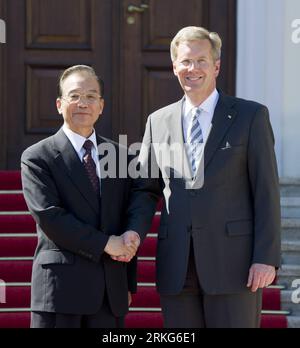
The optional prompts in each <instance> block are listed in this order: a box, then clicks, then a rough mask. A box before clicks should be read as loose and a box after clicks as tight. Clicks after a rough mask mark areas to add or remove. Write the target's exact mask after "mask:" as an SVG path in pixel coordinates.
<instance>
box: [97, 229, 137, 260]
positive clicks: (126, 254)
mask: <svg viewBox="0 0 300 348" xmlns="http://www.w3.org/2000/svg"><path fill="white" fill-rule="evenodd" d="M139 245H140V237H139V235H138V234H137V233H136V232H134V231H127V232H125V233H123V234H122V235H121V236H110V237H109V240H108V242H107V244H106V246H105V248H104V251H105V252H106V253H107V254H109V255H110V257H111V258H112V259H113V260H115V261H121V262H129V261H130V260H131V259H132V258H133V257H134V256H135V254H136V252H137V249H138V247H139Z"/></svg>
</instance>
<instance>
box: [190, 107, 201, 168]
mask: <svg viewBox="0 0 300 348" xmlns="http://www.w3.org/2000/svg"><path fill="white" fill-rule="evenodd" d="M192 114H193V119H192V129H191V134H190V137H189V139H188V144H189V158H190V164H191V168H192V171H193V174H196V170H197V160H198V158H199V156H200V152H201V146H200V145H201V144H203V134H202V129H201V125H200V122H199V116H200V114H201V109H200V108H194V109H193V112H192Z"/></svg>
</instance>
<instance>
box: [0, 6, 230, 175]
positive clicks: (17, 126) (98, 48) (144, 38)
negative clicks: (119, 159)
mask: <svg viewBox="0 0 300 348" xmlns="http://www.w3.org/2000/svg"><path fill="white" fill-rule="evenodd" d="M130 5H134V6H136V7H137V8H138V9H140V10H139V12H133V13H132V12H129V11H128V7H129V6H130ZM142 5H145V6H144V7H142ZM0 18H2V19H4V20H5V21H6V25H7V43H6V44H4V45H3V44H2V45H0V76H1V84H0V113H1V116H0V169H17V168H19V166H20V164H19V163H20V156H21V153H22V151H23V150H24V149H25V148H26V147H28V146H30V145H32V144H33V143H36V142H37V141H39V140H41V139H43V138H45V137H47V136H49V135H51V134H53V133H54V132H55V131H56V130H58V129H59V127H61V125H62V118H61V116H60V115H58V113H57V111H56V106H55V100H56V84H57V76H58V74H59V73H60V72H61V71H62V70H63V69H65V68H66V67H69V66H71V65H74V64H88V65H92V66H93V67H94V68H95V70H96V73H97V74H98V75H100V76H101V77H102V78H103V80H104V82H105V109H104V114H103V115H102V117H101V119H100V121H99V122H98V123H97V124H96V130H97V131H98V132H99V133H101V134H103V135H104V136H107V137H112V138H114V139H115V140H118V138H119V134H128V140H129V143H132V142H134V141H138V140H141V138H142V135H143V132H144V126H145V122H146V119H147V116H148V115H149V113H151V112H153V111H154V110H156V109H158V108H160V107H162V106H165V105H167V104H169V103H172V102H175V101H177V100H178V99H179V98H181V97H182V91H181V88H180V86H179V84H178V82H177V79H176V78H175V76H174V74H173V72H172V64H171V60H170V54H169V45H170V42H171V39H172V38H173V36H174V35H175V34H176V32H177V31H178V30H179V29H180V28H182V27H184V26H187V25H197V26H198V25H203V26H205V27H208V28H209V29H210V30H215V31H217V32H219V33H220V34H221V36H222V38H223V42H224V48H223V62H222V73H221V76H220V77H219V87H221V88H222V89H223V90H224V91H225V92H228V93H231V94H234V87H235V41H236V40H235V30H236V28H235V22H236V19H235V18H236V10H235V0H222V1H220V0H176V1H174V0H144V1H142V0H51V1H48V0H22V1H20V0H0ZM16 23H18V25H16Z"/></svg>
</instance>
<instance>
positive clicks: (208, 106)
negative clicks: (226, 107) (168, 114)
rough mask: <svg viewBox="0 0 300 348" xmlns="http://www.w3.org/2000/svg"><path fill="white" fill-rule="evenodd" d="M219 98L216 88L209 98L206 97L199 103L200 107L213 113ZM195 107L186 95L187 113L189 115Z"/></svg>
mask: <svg viewBox="0 0 300 348" xmlns="http://www.w3.org/2000/svg"><path fill="white" fill-rule="evenodd" d="M218 100H219V93H218V91H217V89H216V88H215V89H214V91H213V92H212V94H211V95H210V96H209V97H208V98H207V99H205V100H204V102H203V103H202V104H200V105H198V107H199V108H200V109H202V110H204V111H205V112H207V113H209V114H213V113H214V111H215V108H216V105H217V103H218ZM194 107H195V106H194V105H193V104H192V103H191V101H190V99H189V98H187V97H185V115H188V114H189V113H190V112H191V110H192V109H194Z"/></svg>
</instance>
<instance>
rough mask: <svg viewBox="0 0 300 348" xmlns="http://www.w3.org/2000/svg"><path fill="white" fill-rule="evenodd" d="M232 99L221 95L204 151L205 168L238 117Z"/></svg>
mask: <svg viewBox="0 0 300 348" xmlns="http://www.w3.org/2000/svg"><path fill="white" fill-rule="evenodd" d="M232 106H233V103H232V102H231V98H230V97H226V96H224V95H223V94H222V93H220V97H219V101H218V104H217V106H216V109H215V113H214V117H213V120H212V129H211V132H210V135H209V138H208V141H207V143H206V146H205V150H204V167H205V168H206V167H207V165H208V164H209V162H210V161H211V159H212V158H213V156H214V154H215V152H216V150H217V149H218V148H219V146H220V143H221V142H222V140H223V139H224V137H225V135H226V133H227V132H228V130H229V128H230V127H231V125H232V124H233V122H234V120H235V117H236V110H234V109H233V108H232Z"/></svg>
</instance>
